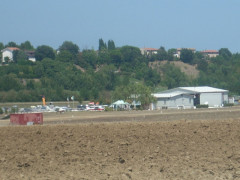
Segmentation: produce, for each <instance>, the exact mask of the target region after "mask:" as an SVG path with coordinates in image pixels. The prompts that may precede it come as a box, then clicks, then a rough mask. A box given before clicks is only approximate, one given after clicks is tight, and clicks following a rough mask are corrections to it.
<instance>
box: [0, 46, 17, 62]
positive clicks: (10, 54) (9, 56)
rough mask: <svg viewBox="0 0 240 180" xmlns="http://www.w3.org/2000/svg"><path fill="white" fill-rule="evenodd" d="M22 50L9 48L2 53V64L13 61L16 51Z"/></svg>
mask: <svg viewBox="0 0 240 180" xmlns="http://www.w3.org/2000/svg"><path fill="white" fill-rule="evenodd" d="M19 50H20V49H19V48H17V47H7V48H5V49H3V50H1V52H2V63H5V62H6V60H7V59H8V61H9V62H11V61H13V52H14V51H19Z"/></svg>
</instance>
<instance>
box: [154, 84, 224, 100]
mask: <svg viewBox="0 0 240 180" xmlns="http://www.w3.org/2000/svg"><path fill="white" fill-rule="evenodd" d="M224 92H228V90H224V89H218V88H213V87H209V86H198V87H178V88H174V89H169V90H166V91H163V92H160V93H154V94H153V96H154V97H156V98H170V97H175V96H178V95H182V94H196V93H224Z"/></svg>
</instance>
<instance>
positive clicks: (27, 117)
mask: <svg viewBox="0 0 240 180" xmlns="http://www.w3.org/2000/svg"><path fill="white" fill-rule="evenodd" d="M10 123H11V124H13V125H27V124H43V114H42V113H26V114H11V115H10Z"/></svg>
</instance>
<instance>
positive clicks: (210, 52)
mask: <svg viewBox="0 0 240 180" xmlns="http://www.w3.org/2000/svg"><path fill="white" fill-rule="evenodd" d="M201 53H202V54H203V55H205V56H208V57H210V58H212V57H217V56H218V55H219V52H218V51H217V50H204V51H201Z"/></svg>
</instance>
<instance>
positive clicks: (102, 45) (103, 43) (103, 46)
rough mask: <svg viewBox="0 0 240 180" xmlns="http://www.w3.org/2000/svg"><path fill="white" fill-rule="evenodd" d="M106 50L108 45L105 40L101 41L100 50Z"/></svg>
mask: <svg viewBox="0 0 240 180" xmlns="http://www.w3.org/2000/svg"><path fill="white" fill-rule="evenodd" d="M104 49H107V45H106V43H105V42H104V41H103V39H102V38H101V39H99V46H98V50H99V51H101V50H104Z"/></svg>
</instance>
